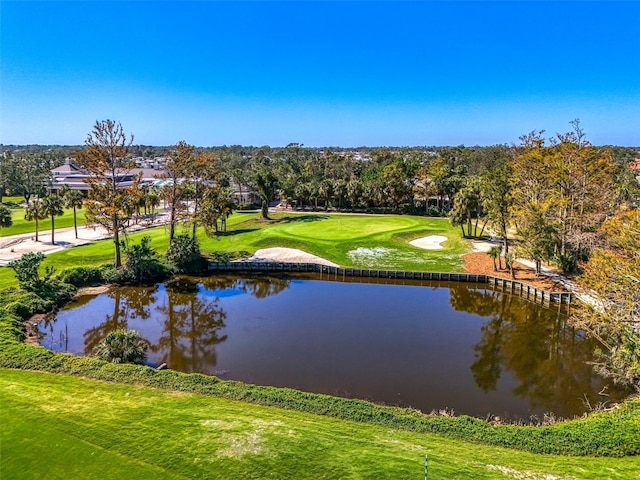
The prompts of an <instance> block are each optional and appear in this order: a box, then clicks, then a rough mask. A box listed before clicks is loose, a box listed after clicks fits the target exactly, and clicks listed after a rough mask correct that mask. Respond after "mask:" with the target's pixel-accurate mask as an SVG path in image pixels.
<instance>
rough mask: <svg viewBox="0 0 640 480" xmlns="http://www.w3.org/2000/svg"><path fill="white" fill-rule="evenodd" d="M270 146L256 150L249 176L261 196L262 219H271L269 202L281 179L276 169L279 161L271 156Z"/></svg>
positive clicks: (250, 182) (250, 181) (252, 185)
mask: <svg viewBox="0 0 640 480" xmlns="http://www.w3.org/2000/svg"><path fill="white" fill-rule="evenodd" d="M269 153H270V152H269V148H268V147H265V148H262V149H259V150H258V151H256V152H255V154H254V156H253V158H252V163H251V170H250V173H249V177H248V182H249V186H251V187H252V188H253V189H254V190H255V192H256V193H257V194H258V196H259V197H260V201H261V208H260V215H261V216H262V219H264V220H268V219H269V202H270V201H271V200H273V198H274V197H275V195H276V193H277V191H278V189H279V188H280V179H279V178H278V175H277V172H276V169H277V168H278V163H277V162H276V160H274V159H272V158H271V157H270V156H269Z"/></svg>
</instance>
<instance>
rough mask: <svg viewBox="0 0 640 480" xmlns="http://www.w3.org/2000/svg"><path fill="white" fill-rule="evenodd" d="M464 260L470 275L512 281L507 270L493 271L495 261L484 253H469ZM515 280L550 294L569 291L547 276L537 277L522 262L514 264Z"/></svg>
mask: <svg viewBox="0 0 640 480" xmlns="http://www.w3.org/2000/svg"><path fill="white" fill-rule="evenodd" d="M462 259H463V260H464V269H465V270H466V271H467V272H469V273H477V274H479V275H493V276H494V277H500V278H507V279H511V274H510V273H509V272H508V271H507V270H505V269H504V268H503V269H502V270H498V271H497V272H495V271H494V270H493V260H492V259H491V257H490V256H489V255H487V254H486V253H483V252H474V253H468V254H466V255H463V256H462ZM502 265H503V267H504V261H503V262H502ZM513 270H514V271H515V277H516V278H515V279H516V280H517V281H519V282H523V283H527V284H529V285H532V286H534V287H537V288H540V289H542V290H547V291H549V292H566V291H567V289H566V288H565V287H564V285H562V283H560V282H559V281H558V280H556V279H554V278H551V277H548V276H546V275H539V276H537V277H536V272H535V270H534V269H533V268H531V267H528V266H526V265H523V264H521V263H520V262H515V263H514V268H513Z"/></svg>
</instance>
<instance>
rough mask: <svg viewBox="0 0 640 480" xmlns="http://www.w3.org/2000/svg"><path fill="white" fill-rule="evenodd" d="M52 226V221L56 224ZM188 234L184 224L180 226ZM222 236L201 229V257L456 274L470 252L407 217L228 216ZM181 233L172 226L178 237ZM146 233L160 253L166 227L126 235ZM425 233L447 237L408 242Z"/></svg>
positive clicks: (4, 273) (443, 223) (83, 250)
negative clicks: (306, 258)
mask: <svg viewBox="0 0 640 480" xmlns="http://www.w3.org/2000/svg"><path fill="white" fill-rule="evenodd" d="M57 224H58V222H57V221H56V225H57ZM186 229H187V230H188V226H187V227H186ZM227 230H228V231H227V233H226V234H221V235H218V236H215V237H213V238H210V237H207V236H206V235H205V234H204V231H203V230H202V229H200V230H199V233H198V239H199V241H200V245H201V249H202V251H203V252H205V253H211V252H239V251H246V252H249V253H251V254H253V253H255V251H256V250H259V249H261V248H269V247H287V248H297V249H300V250H303V251H305V252H307V253H311V254H314V255H318V256H320V257H323V258H326V259H328V260H330V261H332V262H334V263H337V264H338V265H341V266H345V267H358V268H373V269H389V270H416V271H434V272H456V271H462V259H461V258H460V255H461V254H462V253H465V252H467V251H468V250H469V249H470V243H469V242H468V241H467V240H464V239H462V238H461V235H460V231H459V229H458V228H454V227H452V226H451V225H450V224H449V221H448V219H446V218H430V217H418V216H411V215H353V214H284V213H279V214H273V219H272V220H270V221H263V220H261V219H260V218H259V215H258V214H257V213H255V212H251V213H234V214H233V215H232V216H231V217H230V218H229V220H228V226H227ZM181 231H182V230H181V228H178V232H179V233H180V232H181ZM145 235H148V236H149V237H151V246H152V247H153V248H155V249H156V250H157V251H158V252H159V253H160V254H163V253H164V252H165V251H166V249H167V246H168V243H169V233H168V230H167V228H166V227H164V226H159V227H154V228H150V229H146V230H143V231H138V232H134V233H130V234H129V235H128V240H129V242H132V243H136V242H139V241H140V239H141V238H142V237H143V236H145ZM428 235H441V236H444V237H447V240H446V241H445V242H444V243H443V247H444V248H443V249H441V250H424V249H421V248H417V247H413V246H412V245H410V244H409V242H410V241H411V240H413V239H415V238H420V237H425V236H428ZM112 261H113V243H112V241H111V240H102V241H99V242H95V243H92V244H90V245H84V246H80V247H74V248H69V249H66V250H64V251H62V252H57V253H53V254H51V255H48V256H47V259H46V260H45V261H44V262H43V267H44V266H46V265H51V266H53V267H55V268H56V269H57V270H64V269H65V268H69V267H71V266H80V265H86V266H95V265H100V264H103V263H110V262H112ZM0 285H2V286H10V285H15V280H14V279H13V270H11V269H9V268H6V267H4V268H0Z"/></svg>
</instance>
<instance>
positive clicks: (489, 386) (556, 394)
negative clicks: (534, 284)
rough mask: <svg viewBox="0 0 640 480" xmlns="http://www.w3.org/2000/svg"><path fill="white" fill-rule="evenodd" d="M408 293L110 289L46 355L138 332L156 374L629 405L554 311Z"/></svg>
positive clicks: (462, 294) (424, 395) (360, 287)
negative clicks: (120, 332)
mask: <svg viewBox="0 0 640 480" xmlns="http://www.w3.org/2000/svg"><path fill="white" fill-rule="evenodd" d="M405 283H410V284H403V285H399V284H375V283H358V282H354V281H352V282H348V283H342V282H337V281H327V280H319V279H318V278H311V277H308V276H307V277H305V278H302V277H287V278H265V277H256V278H247V277H237V276H224V277H215V278H214V277H208V278H199V279H193V278H180V279H177V280H174V281H172V282H170V283H168V284H160V285H157V286H152V287H121V288H115V289H114V290H112V291H110V292H108V293H106V294H102V295H97V296H91V297H83V298H82V299H80V300H79V301H76V302H74V303H71V304H69V305H68V306H67V308H66V309H64V310H62V311H60V312H59V313H58V315H57V317H56V318H55V319H52V320H49V321H47V322H45V323H43V324H42V325H41V326H40V327H41V331H43V332H46V337H45V338H44V339H43V342H42V344H43V345H44V346H46V347H47V348H50V349H53V350H57V351H62V352H70V353H74V354H79V355H84V354H90V353H91V352H92V351H93V349H94V348H95V346H96V345H97V344H98V343H99V342H100V340H102V339H103V338H104V337H105V335H106V334H107V333H108V332H110V331H112V330H114V329H117V328H132V329H136V330H138V331H139V332H140V333H141V334H142V336H143V337H144V338H145V339H147V340H148V341H149V343H150V344H151V349H150V351H149V355H148V361H149V363H150V364H151V365H158V364H160V363H163V362H165V363H167V364H168V366H169V368H173V369H176V370H181V371H185V372H203V373H208V374H215V375H219V376H220V377H221V378H225V379H234V380H241V381H244V382H249V383H256V384H261V385H275V386H286V387H292V388H296V389H300V390H306V391H311V392H320V393H328V394H333V395H341V396H347V397H356V398H363V399H369V400H372V401H376V402H383V403H386V404H391V405H401V406H411V407H414V408H417V409H420V410H423V411H425V412H429V411H431V410H432V409H440V408H445V407H446V408H451V409H453V410H454V411H455V412H456V413H459V414H462V413H465V414H470V415H475V416H479V417H485V416H487V415H488V414H495V415H501V416H507V417H510V418H513V417H523V418H528V417H529V416H530V415H532V414H535V415H538V416H540V415H541V414H542V413H544V412H553V413H555V414H556V415H558V416H571V415H576V414H581V413H583V412H584V411H585V399H589V401H590V402H591V403H592V404H594V403H596V402H599V401H603V400H615V399H617V398H618V397H623V396H624V395H623V394H622V393H620V392H616V391H615V390H614V387H612V386H606V387H605V382H604V381H603V380H602V379H600V378H599V377H597V376H595V375H594V374H593V372H592V369H591V367H590V366H589V365H588V363H587V362H588V361H589V360H590V356H589V352H590V351H591V347H592V346H591V345H590V341H589V340H587V339H585V338H584V335H583V334H582V333H581V332H579V331H577V330H575V329H573V328H571V327H568V326H567V325H566V324H565V320H566V312H562V311H561V310H560V309H559V308H558V307H557V306H556V307H554V308H551V309H547V308H543V307H541V306H539V305H535V304H532V303H530V302H528V301H526V300H524V299H521V298H519V297H515V296H511V295H507V294H502V293H499V292H494V291H492V290H490V289H488V288H487V287H486V286H484V285H474V284H471V285H470V284H456V283H446V284H440V285H436V284H434V283H429V282H405ZM603 387H605V388H606V392H607V393H609V394H610V395H611V396H610V397H603V396H602V395H598V392H600V391H601V390H602V389H603Z"/></svg>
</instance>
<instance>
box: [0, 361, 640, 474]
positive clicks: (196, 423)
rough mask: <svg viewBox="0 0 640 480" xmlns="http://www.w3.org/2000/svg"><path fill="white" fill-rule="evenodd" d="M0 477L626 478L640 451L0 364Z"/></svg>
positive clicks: (636, 469)
mask: <svg viewBox="0 0 640 480" xmlns="http://www.w3.org/2000/svg"><path fill="white" fill-rule="evenodd" d="M0 404H1V405H2V409H0V421H1V422H2V430H1V433H0V435H1V443H0V445H1V449H2V451H1V458H2V470H1V471H2V477H3V478H11V479H35V478H47V479H56V478H60V479H65V480H66V479H68V478H85V479H92V478H99V479H110V478H114V479H116V478H118V479H120V478H127V479H137V478H140V479H147V478H158V479H163V478H168V479H173V478H176V479H178V478H180V479H184V478H224V479H246V478H277V479H289V478H296V479H304V478H314V479H318V478H322V479H351V478H359V479H369V478H375V479H382V478H391V479H402V478H407V479H408V478H412V479H422V478H423V477H424V458H425V455H426V454H428V456H429V477H428V478H429V479H430V480H434V479H453V478H455V479H492V478H495V479H504V478H531V479H534V478H545V479H569V478H581V479H590V478H593V479H606V478H610V479H617V478H620V479H629V478H637V477H638V474H640V458H638V457H626V458H621V459H614V458H593V457H561V456H553V455H535V454H531V453H525V452H521V451H517V450H510V449H504V448H496V447H487V446H481V445H476V444H472V443H468V442H463V441H457V440H452V439H447V438H444V437H440V436H436V435H431V434H418V433H413V432H406V431H398V430H393V429H389V428H385V427H379V426H375V425H366V424H361V423H355V422H350V421H345V420H337V419H333V418H328V417H323V416H317V415H311V414H304V413H301V412H294V411H289V410H282V409H278V408H274V407H263V406H258V405H252V404H247V403H244V402H239V401H233V400H227V399H221V398H214V397H209V396H205V395H198V394H188V393H178V392H167V391H162V390H156V389H152V388H142V387H135V386H125V385H118V384H106V383H102V382H99V381H95V380H87V379H81V378H76V377H71V376H64V375H55V374H49V373H36V372H27V371H17V370H6V369H2V370H0Z"/></svg>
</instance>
